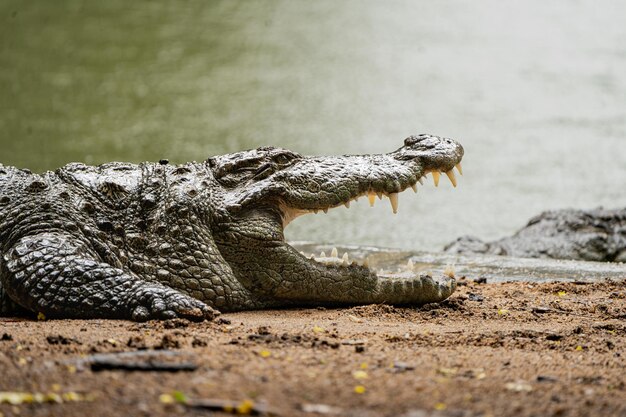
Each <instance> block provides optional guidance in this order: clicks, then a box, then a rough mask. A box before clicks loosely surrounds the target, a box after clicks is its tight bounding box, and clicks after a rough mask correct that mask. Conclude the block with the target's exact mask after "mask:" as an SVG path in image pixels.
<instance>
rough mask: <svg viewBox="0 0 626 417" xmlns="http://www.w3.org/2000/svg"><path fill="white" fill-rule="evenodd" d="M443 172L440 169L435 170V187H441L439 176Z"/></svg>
mask: <svg viewBox="0 0 626 417" xmlns="http://www.w3.org/2000/svg"><path fill="white" fill-rule="evenodd" d="M440 175H441V174H440V173H439V171H433V182H434V183H435V187H439V176H440Z"/></svg>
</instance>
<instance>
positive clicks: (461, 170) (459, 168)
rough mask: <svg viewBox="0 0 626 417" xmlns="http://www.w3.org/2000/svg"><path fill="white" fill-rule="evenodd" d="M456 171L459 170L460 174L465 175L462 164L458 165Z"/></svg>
mask: <svg viewBox="0 0 626 417" xmlns="http://www.w3.org/2000/svg"><path fill="white" fill-rule="evenodd" d="M456 169H458V170H459V174H461V175H463V168H461V163H460V162H459V163H458V164H456Z"/></svg>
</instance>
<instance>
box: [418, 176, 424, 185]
mask: <svg viewBox="0 0 626 417" xmlns="http://www.w3.org/2000/svg"><path fill="white" fill-rule="evenodd" d="M418 181H419V183H420V184H422V185H424V177H421V178H420V179H419V180H418Z"/></svg>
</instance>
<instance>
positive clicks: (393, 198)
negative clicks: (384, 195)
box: [389, 193, 398, 214]
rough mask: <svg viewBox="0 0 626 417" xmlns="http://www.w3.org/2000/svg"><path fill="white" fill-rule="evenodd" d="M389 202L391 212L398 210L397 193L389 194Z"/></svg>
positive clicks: (394, 212)
mask: <svg viewBox="0 0 626 417" xmlns="http://www.w3.org/2000/svg"><path fill="white" fill-rule="evenodd" d="M389 202H390V203H391V210H393V214H396V213H397V212H398V193H391V194H389Z"/></svg>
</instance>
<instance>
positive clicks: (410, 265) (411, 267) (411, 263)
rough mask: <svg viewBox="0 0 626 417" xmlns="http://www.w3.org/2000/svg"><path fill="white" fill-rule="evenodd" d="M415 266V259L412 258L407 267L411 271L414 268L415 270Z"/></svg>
mask: <svg viewBox="0 0 626 417" xmlns="http://www.w3.org/2000/svg"><path fill="white" fill-rule="evenodd" d="M413 266H414V264H413V260H412V259H409V261H408V262H407V263H406V267H407V269H408V270H409V271H412V270H413Z"/></svg>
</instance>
